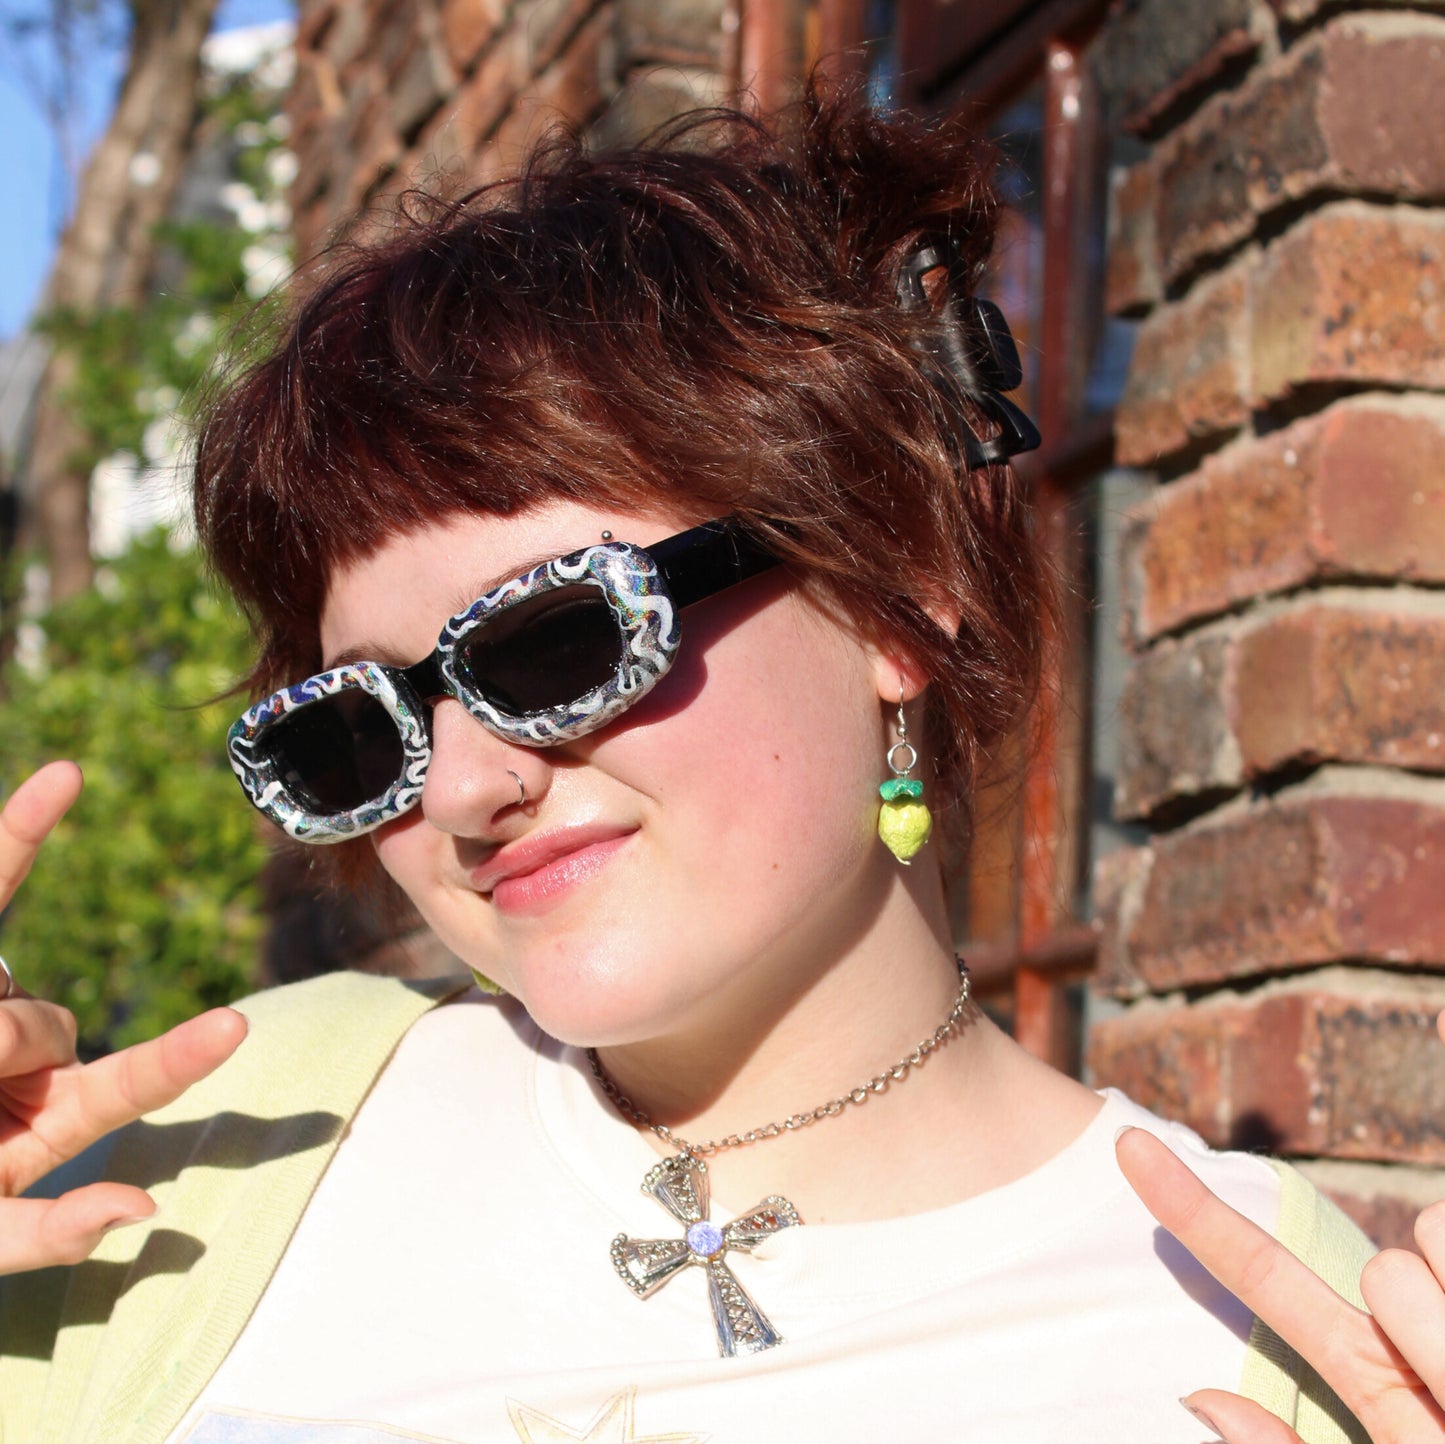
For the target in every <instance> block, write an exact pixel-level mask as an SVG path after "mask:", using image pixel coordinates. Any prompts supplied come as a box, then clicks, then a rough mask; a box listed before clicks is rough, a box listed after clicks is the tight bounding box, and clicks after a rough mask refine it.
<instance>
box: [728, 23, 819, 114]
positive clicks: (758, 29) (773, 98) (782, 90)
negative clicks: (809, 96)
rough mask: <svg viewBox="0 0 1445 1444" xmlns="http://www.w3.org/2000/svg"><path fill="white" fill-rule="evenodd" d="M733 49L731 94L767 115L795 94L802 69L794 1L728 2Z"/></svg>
mask: <svg viewBox="0 0 1445 1444" xmlns="http://www.w3.org/2000/svg"><path fill="white" fill-rule="evenodd" d="M732 5H733V9H732V10H731V12H730V13H731V14H732V15H735V16H736V22H735V23H736V26H737V32H736V33H737V45H736V54H737V62H736V72H735V80H734V85H733V90H734V93H735V94H736V95H737V96H738V97H739V99H740V100H742V101H745V102H746V103H749V104H751V105H752V106H754V107H756V108H757V109H758V110H759V111H761V112H763V113H764V114H767V113H769V112H772V111H775V110H777V109H779V107H781V106H783V105H785V104H787V102H788V101H789V100H790V99H791V98H792V97H793V95H794V94H795V93H796V91H797V87H798V82H799V79H800V74H799V72H800V69H801V65H802V59H803V57H802V55H801V54H800V51H799V36H800V33H801V24H800V23H799V22H800V21H801V6H800V4H799V3H798V0H732Z"/></svg>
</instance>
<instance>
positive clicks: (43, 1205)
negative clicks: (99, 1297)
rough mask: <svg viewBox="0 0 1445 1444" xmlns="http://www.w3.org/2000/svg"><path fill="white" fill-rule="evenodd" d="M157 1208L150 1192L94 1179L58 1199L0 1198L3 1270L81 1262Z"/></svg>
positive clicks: (7, 1272)
mask: <svg viewBox="0 0 1445 1444" xmlns="http://www.w3.org/2000/svg"><path fill="white" fill-rule="evenodd" d="M154 1212H155V1203H154V1202H153V1201H152V1199H151V1198H150V1196H149V1195H148V1194H146V1193H143V1192H142V1191H141V1190H140V1189H138V1188H131V1187H130V1186H129V1185H127V1184H121V1183H92V1184H90V1185H89V1186H87V1187H85V1188H77V1189H75V1190H74V1191H73V1192H71V1193H65V1194H62V1195H61V1196H60V1197H59V1198H54V1199H51V1198H9V1199H3V1200H0V1274H11V1273H20V1272H22V1271H23V1270H25V1269H38V1268H49V1267H51V1266H52V1265H55V1264H74V1263H79V1262H80V1261H81V1259H83V1258H88V1257H89V1256H90V1255H91V1254H92V1253H93V1252H94V1251H95V1246H96V1245H97V1244H98V1243H99V1242H100V1241H101V1239H102V1238H103V1237H104V1236H105V1235H106V1234H107V1233H108V1232H109V1231H110V1230H111V1229H112V1228H117V1227H119V1226H121V1225H122V1224H125V1223H137V1222H140V1221H141V1220H142V1219H146V1218H149V1217H150V1216H151V1215H152V1214H153V1213H154Z"/></svg>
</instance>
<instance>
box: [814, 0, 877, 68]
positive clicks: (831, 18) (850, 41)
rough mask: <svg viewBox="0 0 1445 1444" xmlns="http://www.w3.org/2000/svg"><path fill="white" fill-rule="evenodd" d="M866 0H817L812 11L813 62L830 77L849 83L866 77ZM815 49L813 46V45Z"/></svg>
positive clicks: (867, 38) (868, 36)
mask: <svg viewBox="0 0 1445 1444" xmlns="http://www.w3.org/2000/svg"><path fill="white" fill-rule="evenodd" d="M863 6H864V0H818V4H817V6H816V8H815V10H814V12H813V15H814V19H815V25H816V32H815V36H814V40H813V46H814V47H815V49H814V53H813V55H811V56H810V57H809V61H810V63H811V62H812V61H813V60H816V62H817V68H818V70H819V71H820V72H821V73H822V74H823V75H825V76H827V77H828V79H829V80H833V81H838V82H843V83H848V82H856V81H862V80H865V79H867V76H868V52H867V49H866V46H867V43H868V41H869V40H870V39H872V38H873V37H872V36H870V35H869V34H868V29H867V25H866V23H865V18H864V13H863ZM810 48H812V47H810Z"/></svg>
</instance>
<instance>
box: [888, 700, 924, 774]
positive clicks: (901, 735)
mask: <svg viewBox="0 0 1445 1444" xmlns="http://www.w3.org/2000/svg"><path fill="white" fill-rule="evenodd" d="M900 748H901V749H902V750H903V751H904V752H906V753H907V754H908V761H907V762H904V763H898V762H895V761H894V760H893V756H894V754H895V753H896V752H898V751H899V749H900ZM888 766H889V767H890V768H891V769H892V770H893V775H894V776H895V777H907V776H908V774H909V773H910V772H912V771H913V769H914V768H915V767H917V766H918V753H917V751H916V750H915V749H914V746H913V744H912V743H911V742H910V741H909V740H908V719H907V718H906V717H905V716H904V715H903V683H902V681H900V682H899V683H898V741H897V742H895V743H894V744H893V746H892V747H890V748H889V749H888Z"/></svg>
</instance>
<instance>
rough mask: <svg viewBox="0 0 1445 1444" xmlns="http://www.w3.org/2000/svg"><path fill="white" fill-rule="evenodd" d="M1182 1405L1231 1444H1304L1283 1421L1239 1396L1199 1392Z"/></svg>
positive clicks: (1209, 1390) (1217, 1391) (1182, 1400)
mask: <svg viewBox="0 0 1445 1444" xmlns="http://www.w3.org/2000/svg"><path fill="white" fill-rule="evenodd" d="M1179 1402H1180V1403H1181V1404H1183V1405H1184V1406H1185V1408H1187V1409H1189V1411H1190V1413H1192V1414H1193V1415H1194V1417H1195V1418H1196V1419H1198V1420H1199V1422H1200V1423H1201V1424H1203V1425H1204V1426H1205V1427H1206V1428H1209V1429H1213V1430H1214V1432H1215V1433H1216V1434H1217V1435H1218V1436H1219V1437H1220V1438H1221V1439H1227V1440H1228V1441H1229V1444H1301V1441H1300V1436H1299V1435H1298V1434H1296V1433H1295V1431H1294V1430H1293V1429H1291V1428H1290V1427H1289V1425H1288V1424H1286V1423H1285V1422H1284V1421H1283V1420H1282V1419H1276V1418H1275V1416H1274V1415H1273V1414H1271V1413H1270V1412H1269V1410H1268V1409H1266V1408H1264V1407H1263V1406H1262V1405H1260V1404H1256V1403H1255V1402H1254V1401H1253V1400H1252V1399H1243V1398H1241V1397H1240V1396H1239V1395H1238V1394H1229V1393H1226V1392H1225V1391H1224V1390H1223V1389H1199V1390H1197V1391H1196V1392H1195V1393H1193V1394H1190V1395H1189V1396H1188V1397H1187V1398H1184V1399H1181V1400H1180V1401H1179Z"/></svg>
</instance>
